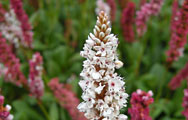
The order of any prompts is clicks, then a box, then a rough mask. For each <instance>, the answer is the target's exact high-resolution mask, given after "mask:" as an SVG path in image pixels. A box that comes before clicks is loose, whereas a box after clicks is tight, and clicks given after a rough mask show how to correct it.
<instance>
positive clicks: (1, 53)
mask: <svg viewBox="0 0 188 120" xmlns="http://www.w3.org/2000/svg"><path fill="white" fill-rule="evenodd" d="M0 63H2V64H3V65H4V67H5V68H6V69H7V70H6V71H5V76H4V77H5V81H7V82H12V83H14V84H15V85H18V86H20V85H23V84H27V80H26V78H25V76H24V74H23V73H22V72H21V70H20V62H19V59H18V58H16V56H15V54H13V52H12V48H11V47H10V45H8V44H7V43H6V40H5V39H4V38H3V37H2V34H1V33H0Z"/></svg>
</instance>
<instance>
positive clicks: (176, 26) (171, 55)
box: [167, 0, 188, 65]
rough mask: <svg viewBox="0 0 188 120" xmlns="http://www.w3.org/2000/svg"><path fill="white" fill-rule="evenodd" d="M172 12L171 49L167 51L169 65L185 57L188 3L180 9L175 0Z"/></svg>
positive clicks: (185, 2)
mask: <svg viewBox="0 0 188 120" xmlns="http://www.w3.org/2000/svg"><path fill="white" fill-rule="evenodd" d="M172 12H173V15H172V20H171V40H170V42H169V45H170V48H169V50H168V51H167V62H168V63H169V65H171V64H172V63H173V62H174V61H177V60H178V58H179V57H180V56H183V51H184V46H185V44H186V43H187V32H188V1H187V0H185V1H184V3H183V6H182V8H181V9H179V8H178V1H177V0H174V3H173V8H172Z"/></svg>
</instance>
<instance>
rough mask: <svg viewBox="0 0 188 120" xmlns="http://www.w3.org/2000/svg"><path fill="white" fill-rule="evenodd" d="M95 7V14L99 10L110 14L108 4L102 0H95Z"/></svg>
mask: <svg viewBox="0 0 188 120" xmlns="http://www.w3.org/2000/svg"><path fill="white" fill-rule="evenodd" d="M96 5H97V8H96V9H95V11H96V14H97V15H98V14H99V13H100V12H101V11H104V12H105V13H106V14H107V15H110V12H111V10H110V6H109V5H108V4H107V3H105V2H104V1H103V0H97V1H96Z"/></svg>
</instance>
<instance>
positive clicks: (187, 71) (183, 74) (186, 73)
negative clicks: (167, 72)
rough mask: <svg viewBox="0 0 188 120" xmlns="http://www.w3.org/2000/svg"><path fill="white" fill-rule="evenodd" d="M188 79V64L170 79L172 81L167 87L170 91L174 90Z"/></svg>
mask: <svg viewBox="0 0 188 120" xmlns="http://www.w3.org/2000/svg"><path fill="white" fill-rule="evenodd" d="M187 77H188V63H187V64H186V65H185V67H184V68H183V69H182V70H181V71H180V72H179V73H178V74H177V75H176V76H174V77H173V78H172V80H171V81H170V83H169V87H170V88H171V89H172V90H175V89H176V88H178V87H179V86H180V85H181V82H182V81H183V80H184V79H186V78H187Z"/></svg>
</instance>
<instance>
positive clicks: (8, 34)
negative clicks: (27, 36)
mask: <svg viewBox="0 0 188 120" xmlns="http://www.w3.org/2000/svg"><path fill="white" fill-rule="evenodd" d="M0 31H1V33H2V35H3V37H4V38H5V39H6V40H8V41H9V42H10V43H12V44H14V45H15V47H16V48H18V47H19V46H20V40H21V39H22V30H21V28H20V22H19V21H18V20H17V19H16V15H15V13H14V11H13V10H10V12H6V13H5V14H4V21H3V22H2V23H0Z"/></svg>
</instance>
